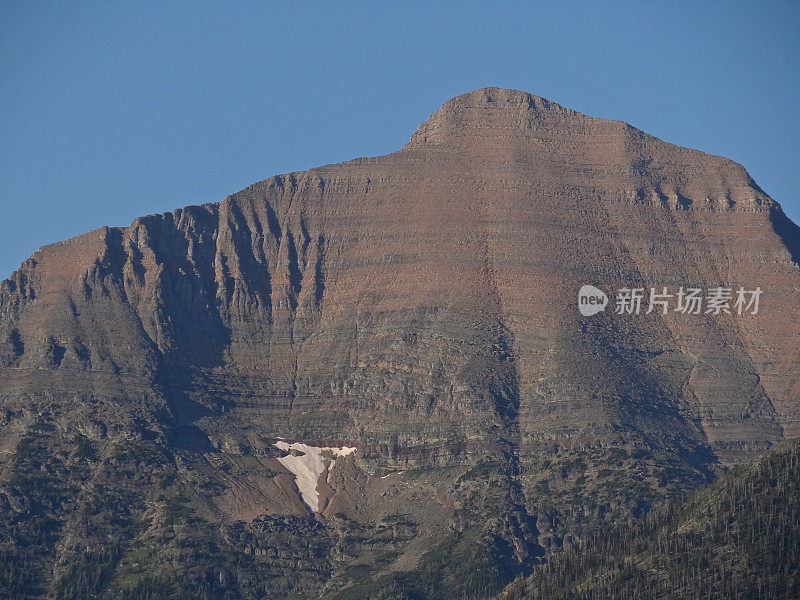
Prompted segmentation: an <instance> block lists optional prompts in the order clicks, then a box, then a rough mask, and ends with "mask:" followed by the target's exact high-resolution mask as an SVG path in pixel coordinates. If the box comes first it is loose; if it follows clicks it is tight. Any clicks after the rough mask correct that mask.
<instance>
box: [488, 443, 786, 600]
mask: <svg viewBox="0 0 800 600" xmlns="http://www.w3.org/2000/svg"><path fill="white" fill-rule="evenodd" d="M798 514H800V440H797V439H795V440H793V441H791V442H787V443H784V444H780V445H779V446H777V447H775V448H774V449H772V450H770V451H769V452H768V453H767V454H766V455H765V456H764V457H763V458H761V459H760V460H759V461H757V462H756V463H755V464H754V465H752V466H740V467H738V468H737V469H735V470H734V471H732V472H730V473H728V474H726V475H725V476H724V477H722V478H721V479H719V480H718V481H716V482H715V483H714V484H712V485H711V486H709V487H708V488H704V489H702V490H700V491H698V492H696V493H694V494H692V495H691V496H690V497H689V498H687V499H682V500H680V501H674V502H672V503H670V504H669V505H667V506H665V507H662V508H660V509H658V510H654V511H653V512H652V513H651V514H650V515H648V516H647V518H646V519H645V520H644V522H642V523H640V524H638V525H636V526H634V527H620V528H619V529H618V530H616V531H614V532H612V533H608V534H604V535H600V536H596V537H592V538H591V539H589V540H587V541H586V543H585V544H584V545H583V546H582V547H581V548H580V549H578V550H576V551H573V552H566V553H563V554H562V555H560V556H558V557H555V558H554V559H553V560H552V561H551V562H549V563H548V564H547V565H546V566H542V567H538V568H537V569H536V572H535V573H534V575H532V576H531V577H530V578H528V579H525V580H520V581H517V582H515V583H513V584H512V585H511V586H509V588H508V590H506V591H505V593H504V594H503V596H502V598H503V600H517V599H522V598H530V599H533V598H543V599H545V598H546V599H547V600H567V599H568V598H575V599H578V598H579V599H581V600H590V599H592V598H612V597H613V598H620V599H624V598H664V599H671V598H675V599H677V598H680V599H681V600H684V599H692V598H698V599H703V600H715V599H720V600H722V599H725V598H769V599H770V600H781V599H786V600H791V599H792V598H797V597H798V596H800V568H798V567H800V526H798V521H797V515H798Z"/></svg>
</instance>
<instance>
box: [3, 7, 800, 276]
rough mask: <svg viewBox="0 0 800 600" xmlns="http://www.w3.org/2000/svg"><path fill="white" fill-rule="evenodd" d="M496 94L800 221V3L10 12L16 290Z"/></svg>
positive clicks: (6, 199) (6, 64)
mask: <svg viewBox="0 0 800 600" xmlns="http://www.w3.org/2000/svg"><path fill="white" fill-rule="evenodd" d="M662 4H663V5H666V4H669V6H668V7H666V8H663V7H661V5H662ZM486 85H496V86H501V87H510V88H517V89H522V90H526V91H529V92H533V93H535V94H538V95H540V96H544V97H546V98H549V99H551V100H555V101H556V102H559V103H561V104H564V105H566V106H569V107H571V108H575V109H577V110H580V111H581V112H584V113H587V114H590V115H596V116H603V117H614V118H618V119H622V120H625V121H628V122H629V123H632V124H633V125H635V126H637V127H639V128H641V129H643V130H645V131H647V132H649V133H652V134H654V135H656V136H658V137H661V138H663V139H665V140H668V141H670V142H674V143H677V144H681V145H685V146H690V147H694V148H699V149H701V150H704V151H707V152H712V153H714V154H721V155H724V156H728V157H730V158H732V159H734V160H736V161H738V162H741V163H742V164H744V165H745V167H747V169H748V170H749V171H750V174H751V175H752V176H753V177H754V178H755V180H756V181H757V182H758V183H759V184H760V185H761V187H763V188H764V189H765V190H766V191H767V192H768V193H769V194H770V195H771V196H772V197H773V198H775V199H776V200H778V201H779V202H781V203H782V204H783V206H784V208H785V210H786V211H787V213H788V214H789V215H790V216H791V217H792V218H793V219H795V221H798V220H799V219H800V196H799V195H798V190H800V143H799V142H800V114H798V112H799V111H798V106H799V105H800V3H798V2H786V3H781V2H731V1H727V2H722V1H720V2H699V3H697V2H673V3H662V2H630V3H606V2H603V3H599V2H598V3H595V2H586V3H572V2H545V3H533V2H531V3H502V2H497V3H495V2H485V1H483V2H461V3H455V2H454V3H446V2H433V3H430V2H418V3H417V2H398V3H396V4H389V3H383V2H363V3H344V4H338V3H328V2H319V3H302V2H301V3H295V2H291V3H290V2H287V3H285V4H284V3H274V4H269V3H266V2H253V3H249V2H219V3H209V2H185V3H184V2H168V3H167V2H147V1H137V2H133V1H131V2H127V3H122V2H107V1H103V2H96V3H95V2H80V1H75V2H72V1H70V2H62V1H58V2H55V1H51V2H35V1H33V0H2V2H1V3H0V278H3V277H6V276H8V274H10V273H11V271H12V270H13V269H15V268H16V267H17V266H18V265H19V263H20V262H21V261H22V260H23V259H25V258H26V257H27V256H28V255H30V254H31V253H32V252H33V251H34V250H36V249H37V248H38V247H39V246H42V245H44V244H47V243H50V242H54V241H58V240H60V239H64V238H67V237H71V236H73V235H77V234H79V233H82V232H84V231H88V230H90V229H93V228H96V227H99V226H101V225H127V224H128V223H130V221H131V220H132V219H133V218H134V217H136V216H138V215H142V214H148V213H152V212H162V211H167V210H172V209H173V208H176V207H180V206H184V205H187V204H197V203H202V202H209V201H217V200H220V199H221V198H222V197H224V196H225V195H226V194H228V193H231V192H234V191H236V190H239V189H241V188H243V187H245V186H246V185H249V184H250V183H252V182H254V181H257V180H260V179H264V178H266V177H268V176H270V175H272V174H275V173H283V172H287V171H293V170H303V169H307V168H309V167H312V166H315V165H320V164H325V163H332V162H339V161H342V160H347V159H350V158H354V157H356V156H365V155H377V154H385V153H387V152H391V151H393V150H396V149H397V148H399V147H400V146H402V145H403V144H404V143H405V142H406V140H407V139H408V137H409V136H410V135H411V133H412V132H413V130H414V128H415V127H416V126H417V124H418V123H419V122H420V121H422V120H424V119H425V118H426V117H427V116H428V114H430V113H431V112H433V111H434V110H436V109H437V108H438V107H439V106H440V105H441V103H442V102H444V101H445V100H447V99H448V98H450V97H452V96H455V95H457V94H459V93H462V92H465V91H468V90H471V89H475V88H479V87H483V86H486Z"/></svg>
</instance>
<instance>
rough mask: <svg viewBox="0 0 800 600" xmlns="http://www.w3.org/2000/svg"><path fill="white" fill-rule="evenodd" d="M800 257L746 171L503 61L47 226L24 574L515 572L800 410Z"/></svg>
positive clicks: (30, 271) (139, 581) (173, 581)
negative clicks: (548, 88) (268, 166)
mask: <svg viewBox="0 0 800 600" xmlns="http://www.w3.org/2000/svg"><path fill="white" fill-rule="evenodd" d="M799 264H800V230H798V227H797V226H796V225H794V224H793V223H792V222H791V221H790V220H789V219H788V218H787V217H786V216H785V214H784V213H783V212H782V210H781V208H780V206H779V205H778V204H777V203H776V202H774V201H773V200H772V199H770V198H769V196H767V194H766V193H765V192H764V191H762V190H761V189H760V188H759V187H758V186H757V185H756V184H755V183H754V182H753V180H752V179H751V178H750V177H749V175H748V174H747V172H746V171H745V169H744V168H743V167H741V166H740V165H738V164H736V163H734V162H732V161H730V160H727V159H724V158H720V157H716V156H711V155H708V154H704V153H702V152H698V151H695V150H689V149H686V148H680V147H677V146H674V145H671V144H668V143H666V142H663V141H660V140H658V139H656V138H654V137H652V136H649V135H647V134H645V133H643V132H641V131H639V130H637V129H635V128H634V127H632V126H630V125H627V124H625V123H622V122H619V121H611V120H605V119H599V118H593V117H588V116H585V115H582V114H580V113H577V112H575V111H573V110H570V109H567V108H564V107H561V106H559V105H557V104H555V103H553V102H550V101H548V100H545V99H543V98H539V97H537V96H534V95H531V94H528V93H525V92H519V91H514V90H502V89H497V88H485V89H481V90H477V91H474V92H470V93H468V94H464V95H462V96H458V97H456V98H453V99H452V100H449V101H448V102H446V103H445V104H444V105H443V106H442V108H441V109H439V110H438V111H437V112H435V113H434V114H433V115H431V117H430V118H429V119H428V120H427V121H426V122H425V123H423V124H422V125H420V126H419V128H418V129H417V131H416V132H415V133H414V134H413V136H412V137H411V139H410V141H409V143H408V144H406V146H404V147H403V148H402V149H400V150H399V151H397V152H395V153H393V154H390V155H387V156H382V157H376V158H359V159H355V160H352V161H349V162H346V163H341V164H337V165H330V166H324V167H319V168H314V169H311V170H309V171H306V172H301V173H290V174H285V175H280V176H274V177H270V178H269V179H266V180H264V181H261V182H259V183H256V184H254V185H252V186H250V187H248V188H246V189H244V190H242V191H241V192H238V193H235V194H233V195H231V196H228V197H227V198H225V199H224V200H223V201H222V202H220V203H219V204H206V205H201V206H190V207H186V208H182V209H178V210H175V211H173V212H171V213H164V214H160V215H150V216H147V217H142V218H139V219H136V220H135V221H134V222H133V223H132V224H131V225H130V226H128V227H125V228H109V227H105V228H102V229H99V230H96V231H92V232H90V233H87V234H85V235H82V236H79V237H76V238H73V239H71V240H67V241H65V242H60V243H57V244H53V245H50V246H46V247H44V248H42V249H40V250H39V251H38V252H36V253H34V255H33V256H32V257H31V258H30V259H28V260H27V261H25V262H24V263H23V264H22V265H21V266H20V268H19V270H17V271H16V272H15V273H14V274H12V276H11V277H10V278H9V279H7V280H5V281H3V282H2V284H0V515H2V519H0V533H1V534H2V535H0V572H2V573H3V576H2V577H3V580H4V582H5V584H6V585H4V586H2V590H0V595H2V594H7V595H9V594H10V596H7V597H19V596H27V597H45V596H48V595H49V596H52V597H58V598H86V597H92V595H94V597H103V598H152V597H164V596H168V597H184V596H185V597H192V598H197V597H200V598H203V597H206V598H240V597H242V598H285V597H288V596H289V595H290V594H292V595H293V597H308V598H312V597H320V596H323V597H339V598H359V597H370V598H378V597H386V598H406V597H407V598H410V597H419V596H423V597H441V598H448V597H464V596H467V597H480V596H487V595H491V594H494V593H496V592H499V591H500V590H501V589H502V588H503V586H504V585H505V584H506V583H508V582H509V581H511V580H512V579H514V578H515V577H518V576H522V575H526V574H528V573H530V572H531V569H532V568H533V566H534V565H536V564H537V563H539V562H541V561H542V560H544V559H545V557H546V556H548V555H550V554H555V553H558V552H561V551H562V550H564V549H566V550H569V549H570V548H572V547H575V546H577V545H578V544H579V542H580V540H582V539H584V538H586V536H589V535H591V534H592V533H593V532H596V531H597V530H599V529H602V528H605V527H607V526H609V525H613V524H619V523H625V522H628V521H633V520H636V519H638V518H640V517H641V516H642V515H644V514H646V513H647V511H648V510H649V509H650V507H651V506H652V505H653V504H654V503H658V502H660V501H662V500H664V499H666V498H670V497H673V496H675V495H676V494H679V493H681V492H684V491H686V490H689V489H692V488H695V487H697V486H698V485H702V484H704V483H707V482H709V481H711V480H713V479H714V478H715V477H716V476H717V475H719V474H720V473H721V472H723V471H724V470H725V469H726V468H729V467H730V466H733V465H736V464H739V463H747V462H749V461H752V460H754V459H755V458H757V457H758V456H759V455H761V454H762V453H763V452H764V451H765V450H767V449H768V448H770V447H771V446H772V445H774V444H776V443H779V442H780V441H781V440H784V439H786V438H790V437H793V436H797V435H798V434H800V361H799V360H798V352H799V351H800V344H798V335H800V319H798V318H797V317H798V308H800V300H799V298H800V296H798V291H799V290H800V269H799V268H798V265H799ZM584 285H592V286H595V287H596V288H597V289H598V290H600V291H601V293H602V292H605V293H606V294H607V295H608V297H609V306H608V307H607V308H606V310H605V311H603V312H599V313H598V314H595V315H593V316H583V315H582V314H581V312H580V311H579V310H578V308H579V306H578V293H579V290H580V289H581V288H582V287H583V286H584ZM664 287H667V288H668V293H670V294H671V295H672V296H673V298H671V299H670V302H672V303H673V304H671V305H670V306H669V310H668V312H667V314H662V310H661V309H660V308H658V305H656V306H657V308H656V310H653V311H650V312H649V314H648V313H647V310H646V308H644V307H643V309H642V310H641V314H626V313H622V314H615V311H614V310H613V309H614V306H615V305H616V295H617V293H618V292H619V290H621V289H638V288H641V289H644V290H648V294H649V290H650V288H656V289H657V290H658V291H659V292H661V291H663V288H664ZM681 288H684V291H686V290H688V289H689V288H694V289H700V290H703V292H704V293H705V294H707V295H708V296H710V295H711V294H712V292H711V290H714V289H717V288H725V289H730V290H731V293H732V294H734V297H735V295H736V292H737V290H738V289H740V288H741V289H742V290H747V291H755V290H760V291H761V296H760V297H759V298H760V304H759V307H758V310H757V311H756V310H755V307H754V306H752V305H751V306H750V310H749V311H747V310H745V311H744V314H741V315H740V314H738V312H739V311H737V310H736V308H735V305H734V299H733V298H732V300H731V302H730V306H729V307H728V312H725V311H723V310H716V311H715V310H712V311H711V312H706V310H707V308H713V304H709V303H708V299H706V305H704V306H703V307H702V310H701V311H700V312H699V314H686V313H684V312H681V311H677V310H675V308H676V307H677V304H676V303H677V302H678V301H679V300H681V298H678V296H679V292H680V290H681ZM750 299H752V295H751V297H750ZM645 304H647V298H645ZM739 308H741V306H740V307H739ZM369 581H371V582H372V583H367V582H369ZM370 586H372V587H370ZM181 594H183V595H184V596H181ZM381 595H382V596H381Z"/></svg>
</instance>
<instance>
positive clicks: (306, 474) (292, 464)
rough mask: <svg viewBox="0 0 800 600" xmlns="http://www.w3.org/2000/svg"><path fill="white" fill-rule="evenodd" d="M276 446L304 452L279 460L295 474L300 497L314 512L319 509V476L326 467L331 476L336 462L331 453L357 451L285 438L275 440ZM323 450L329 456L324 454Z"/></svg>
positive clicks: (340, 453)
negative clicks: (287, 440) (285, 439)
mask: <svg viewBox="0 0 800 600" xmlns="http://www.w3.org/2000/svg"><path fill="white" fill-rule="evenodd" d="M275 446H276V447H277V448H278V449H280V450H285V451H287V452H288V451H291V450H294V451H295V452H300V453H302V454H300V455H298V456H295V455H293V454H288V455H287V456H283V457H281V458H279V459H278V462H280V463H281V464H282V465H283V466H284V467H286V468H287V469H289V471H291V472H292V473H293V474H294V480H295V483H296V484H297V489H298V490H299V491H300V497H301V498H302V499H303V502H305V503H306V505H308V508H310V509H311V510H312V511H313V512H317V510H319V492H318V491H317V484H318V483H319V478H320V476H321V475H322V474H323V473H324V472H325V470H326V469H327V470H328V478H330V472H331V469H333V465H334V464H335V463H336V460H335V459H332V458H330V455H333V456H347V455H348V454H352V453H353V452H355V451H356V449H355V448H351V447H348V446H343V447H341V448H327V447H319V446H309V445H308V444H303V443H301V442H294V443H292V444H290V443H288V442H284V441H283V440H279V441H277V442H275ZM323 452H324V453H325V454H327V455H328V456H325V455H323Z"/></svg>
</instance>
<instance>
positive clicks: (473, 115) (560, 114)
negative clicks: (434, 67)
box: [407, 87, 591, 148]
mask: <svg viewBox="0 0 800 600" xmlns="http://www.w3.org/2000/svg"><path fill="white" fill-rule="evenodd" d="M548 117H549V118H555V119H558V120H561V119H563V118H564V117H577V118H579V119H591V117H587V116H586V115H583V114H581V113H579V112H577V111H574V110H572V109H569V108H565V107H563V106H561V105H560V104H557V103H555V102H552V101H551V100H548V99H546V98H543V97H541V96H536V95H535V94H531V93H529V92H523V91H521V90H513V89H504V88H498V87H484V88H479V89H477V90H473V91H471V92H467V93H464V94H461V95H458V96H455V97H453V98H450V100H448V101H447V102H445V103H444V104H443V105H442V107H441V108H440V109H439V110H437V111H436V112H434V113H433V114H432V115H431V116H430V117H428V119H427V120H426V121H425V122H424V123H422V124H421V125H420V126H419V127H417V130H416V131H415V132H414V134H413V135H412V136H411V139H410V141H409V143H408V145H407V147H412V148H413V147H420V146H423V145H429V144H434V145H436V144H438V143H441V142H443V141H444V140H446V139H451V138H452V137H454V136H456V137H458V136H459V134H462V135H463V133H464V132H467V131H469V132H471V133H472V135H475V134H478V135H480V136H481V137H484V136H487V134H488V135H494V134H496V133H498V132H502V131H511V130H518V131H520V130H530V129H532V128H534V127H535V126H536V125H537V124H539V125H541V123H542V122H543V121H545V120H547V119H548Z"/></svg>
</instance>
